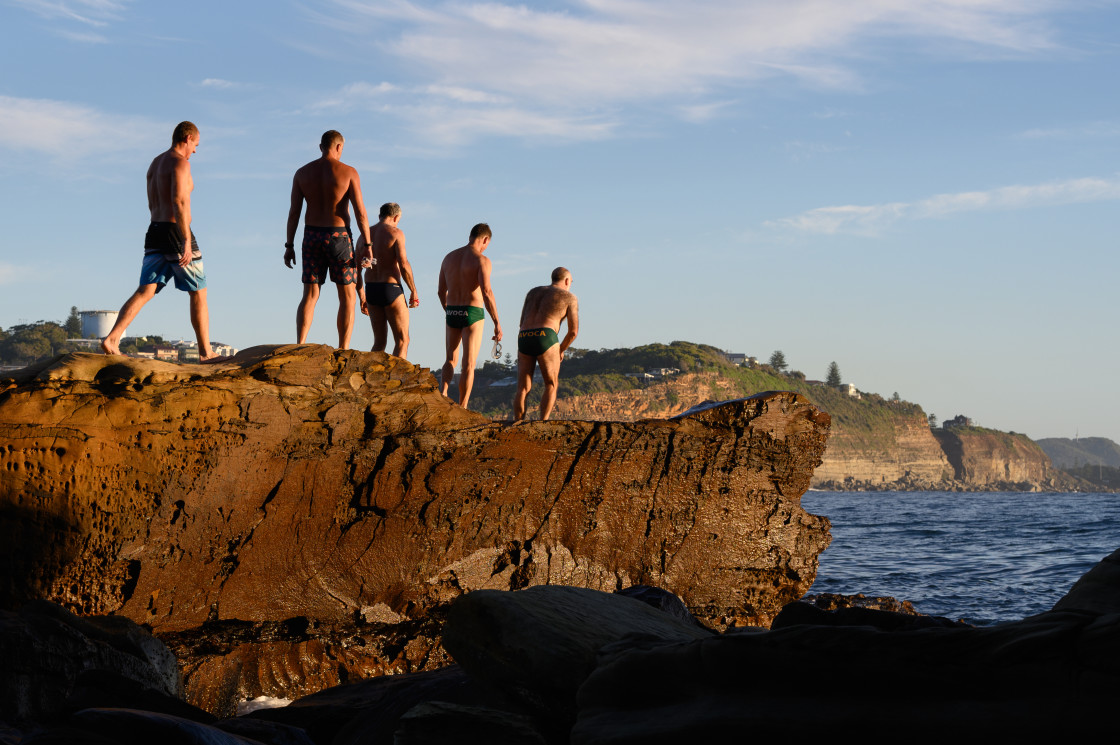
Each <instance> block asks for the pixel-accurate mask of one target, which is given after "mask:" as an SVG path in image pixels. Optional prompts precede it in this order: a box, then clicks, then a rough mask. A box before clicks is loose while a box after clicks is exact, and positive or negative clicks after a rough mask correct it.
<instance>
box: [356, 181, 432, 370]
mask: <svg viewBox="0 0 1120 745" xmlns="http://www.w3.org/2000/svg"><path fill="white" fill-rule="evenodd" d="M400 221H401V206H400V205H399V204H397V203H396V202H386V203H385V204H383V205H381V210H380V212H379V213H378V218H377V224H376V225H370V226H369V238H370V241H372V245H371V250H372V253H373V266H371V267H370V268H368V269H366V271H365V287H362V283H361V282H359V283H358V300H359V302H360V303H361V308H362V313H365V314H366V315H367V316H369V324H370V327H371V328H372V329H373V351H374V352H384V351H385V347H386V346H387V345H388V342H389V334H388V332H389V331H392V332H393V355H394V356H396V357H405V356H406V355H407V354H408V342H409V336H408V315H409V311H408V309H409V308H415V307H417V306H418V305H420V297H419V296H418V295H417V294H416V281H415V280H414V279H413V277H412V265H411V264H409V263H408V254H407V253H406V251H405V247H404V242H405V241H404V231H403V230H401V229H400V227H399V223H400ZM402 283H403V284H407V285H408V291H409V293H410V297H409V299H408V302H407V303H406V302H405V300H404V287H403V286H402Z"/></svg>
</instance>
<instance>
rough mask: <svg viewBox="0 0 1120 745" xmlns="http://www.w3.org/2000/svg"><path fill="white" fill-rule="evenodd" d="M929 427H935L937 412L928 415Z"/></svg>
mask: <svg viewBox="0 0 1120 745" xmlns="http://www.w3.org/2000/svg"><path fill="white" fill-rule="evenodd" d="M929 428H930V429H937V414H930V415H929Z"/></svg>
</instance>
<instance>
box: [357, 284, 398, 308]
mask: <svg viewBox="0 0 1120 745" xmlns="http://www.w3.org/2000/svg"><path fill="white" fill-rule="evenodd" d="M399 297H404V288H403V287H401V286H400V284H399V283H397V282H370V283H368V284H367V285H366V305H376V306H378V307H380V308H385V307H387V306H390V305H392V304H393V303H394V302H395V301H396V299H397V298H399Z"/></svg>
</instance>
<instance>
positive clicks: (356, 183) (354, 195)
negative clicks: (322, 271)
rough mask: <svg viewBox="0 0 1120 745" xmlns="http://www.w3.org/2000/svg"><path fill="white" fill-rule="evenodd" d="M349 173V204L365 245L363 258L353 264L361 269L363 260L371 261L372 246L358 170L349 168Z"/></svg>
mask: <svg viewBox="0 0 1120 745" xmlns="http://www.w3.org/2000/svg"><path fill="white" fill-rule="evenodd" d="M350 172H351V176H350V189H349V197H350V204H352V205H354V219H356V220H357V221H358V228H359V229H360V232H361V234H362V240H364V241H365V244H366V248H365V251H363V252H362V253H363V256H362V257H361V258H358V260H357V262H355V263H356V265H357V266H358V268H359V269H361V264H362V262H363V261H364V260H366V259H369V260H370V261H372V260H373V244H372V243H371V242H370V240H369V215H368V214H367V213H366V203H365V202H364V201H363V200H362V180H361V178H360V177H359V176H358V170H357V169H356V168H351V169H350ZM355 258H357V257H355Z"/></svg>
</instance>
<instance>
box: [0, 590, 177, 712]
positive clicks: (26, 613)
mask: <svg viewBox="0 0 1120 745" xmlns="http://www.w3.org/2000/svg"><path fill="white" fill-rule="evenodd" d="M87 671H98V672H99V673H101V674H102V675H101V677H100V679H99V680H98V681H97V684H98V685H99V686H100V687H101V688H103V689H104V688H108V687H109V686H111V685H114V684H118V683H123V684H124V685H125V686H128V685H129V683H131V684H134V685H135V686H136V687H138V688H139V689H142V690H149V691H154V692H155V693H156V694H158V695H161V696H164V697H172V698H176V697H178V696H181V695H182V693H183V685H182V682H181V680H180V678H179V669H178V666H177V664H176V661H175V657H174V656H173V655H172V654H171V652H170V651H168V649H167V647H165V646H164V645H163V643H162V642H160V641H159V640H158V639H156V638H154V637H152V635H151V634H149V633H148V632H147V631H145V630H143V629H141V628H140V627H139V626H137V625H136V624H134V623H132V622H131V621H129V620H127V619H125V618H121V617H119V616H117V617H99V618H78V617H77V616H74V615H73V614H71V613H68V612H67V611H66V610H64V609H63V608H60V607H58V606H57V605H54V604H52V603H46V602H42V601H39V602H34V603H30V604H28V605H27V606H25V607H24V608H23V609H22V610H21V611H20V612H19V613H13V612H10V611H0V722H3V721H8V722H24V721H32V720H35V719H38V718H40V717H42V716H44V715H46V714H50V713H53V712H57V711H59V710H61V709H62V708H64V706H65V704H66V702H67V700H68V699H70V697H71V696H72V695H73V694H74V692H75V691H76V690H79V689H80V688H81V686H80V685H79V678H80V677H82V676H83V674H84V673H86V672H87Z"/></svg>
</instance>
